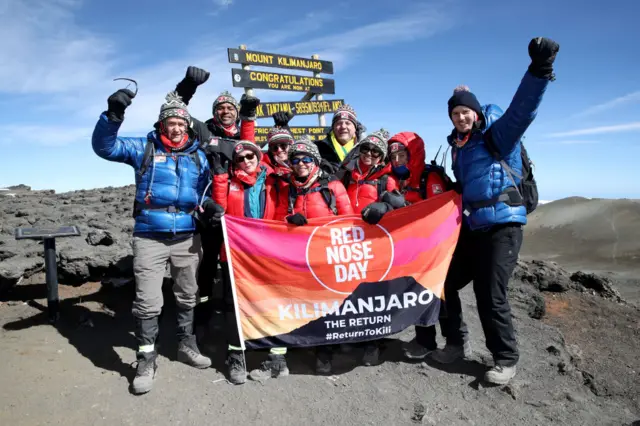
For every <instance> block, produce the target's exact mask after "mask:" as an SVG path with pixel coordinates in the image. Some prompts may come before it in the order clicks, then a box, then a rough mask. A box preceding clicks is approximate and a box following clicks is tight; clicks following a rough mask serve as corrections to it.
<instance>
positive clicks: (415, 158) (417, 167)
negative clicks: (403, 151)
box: [387, 132, 426, 181]
mask: <svg viewBox="0 0 640 426" xmlns="http://www.w3.org/2000/svg"><path fill="white" fill-rule="evenodd" d="M396 142H399V143H401V144H402V145H404V146H405V148H407V151H409V163H408V164H407V167H408V168H409V172H410V173H411V175H410V177H409V180H410V181H414V180H416V179H417V180H418V181H419V180H420V175H421V174H422V171H423V170H424V167H425V158H426V155H425V151H424V141H423V140H422V138H421V137H420V136H418V134H417V133H413V132H401V133H398V134H396V135H393V136H392V137H391V139H389V141H388V142H387V144H388V145H391V144H392V143H396ZM389 164H391V162H389Z"/></svg>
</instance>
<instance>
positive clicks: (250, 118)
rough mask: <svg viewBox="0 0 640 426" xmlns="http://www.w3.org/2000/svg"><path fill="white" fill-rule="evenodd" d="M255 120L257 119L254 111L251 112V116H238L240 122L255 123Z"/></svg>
mask: <svg viewBox="0 0 640 426" xmlns="http://www.w3.org/2000/svg"><path fill="white" fill-rule="evenodd" d="M256 118H257V117H256V113H255V111H254V112H253V115H252V116H248V115H245V114H240V120H242V121H256Z"/></svg>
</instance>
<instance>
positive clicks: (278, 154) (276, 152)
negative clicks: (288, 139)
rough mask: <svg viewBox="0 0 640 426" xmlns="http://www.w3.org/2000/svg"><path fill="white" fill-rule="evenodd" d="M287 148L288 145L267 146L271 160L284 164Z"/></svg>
mask: <svg viewBox="0 0 640 426" xmlns="http://www.w3.org/2000/svg"><path fill="white" fill-rule="evenodd" d="M289 146H290V145H289V144H288V143H274V144H271V145H269V151H271V155H273V158H275V159H276V160H280V162H282V163H286V162H287V158H288V154H289Z"/></svg>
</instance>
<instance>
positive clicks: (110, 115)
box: [105, 110, 124, 123]
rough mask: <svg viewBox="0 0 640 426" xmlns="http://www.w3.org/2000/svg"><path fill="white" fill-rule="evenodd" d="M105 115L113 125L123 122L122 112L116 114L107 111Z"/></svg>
mask: <svg viewBox="0 0 640 426" xmlns="http://www.w3.org/2000/svg"><path fill="white" fill-rule="evenodd" d="M105 115H106V116H107V118H108V119H109V121H111V122H113V123H122V122H123V121H124V112H122V113H117V112H115V111H109V110H107V111H106V112H105Z"/></svg>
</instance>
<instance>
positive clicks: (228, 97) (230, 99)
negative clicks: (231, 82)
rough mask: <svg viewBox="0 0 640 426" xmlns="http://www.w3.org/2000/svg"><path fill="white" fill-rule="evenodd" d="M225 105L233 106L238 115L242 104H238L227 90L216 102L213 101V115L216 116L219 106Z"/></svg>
mask: <svg viewBox="0 0 640 426" xmlns="http://www.w3.org/2000/svg"><path fill="white" fill-rule="evenodd" d="M224 103H228V104H231V105H233V107H234V108H235V109H236V113H237V112H238V111H239V110H240V104H239V103H238V101H237V100H236V98H234V97H233V95H232V94H231V93H230V92H229V91H227V90H225V91H224V92H222V93H220V94H219V95H218V97H217V98H216V100H215V101H213V107H212V111H213V112H212V114H213V115H216V108H217V107H218V105H220V104H224Z"/></svg>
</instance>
